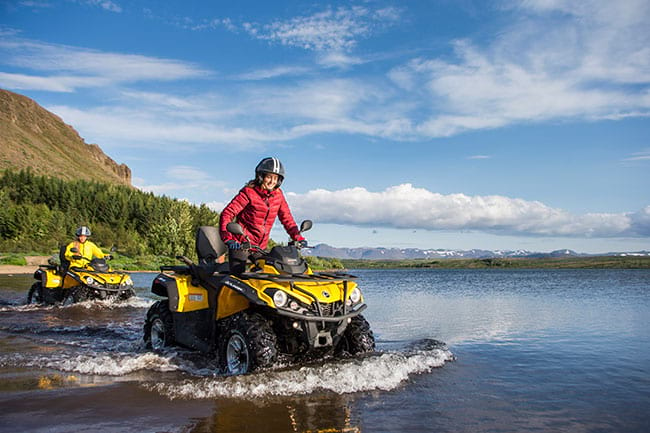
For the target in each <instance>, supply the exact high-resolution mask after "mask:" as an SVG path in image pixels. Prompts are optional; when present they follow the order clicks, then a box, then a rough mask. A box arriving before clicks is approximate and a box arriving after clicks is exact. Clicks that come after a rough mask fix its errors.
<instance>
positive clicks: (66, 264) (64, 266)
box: [59, 245, 70, 275]
mask: <svg viewBox="0 0 650 433" xmlns="http://www.w3.org/2000/svg"><path fill="white" fill-rule="evenodd" d="M67 248H68V247H67V245H61V247H59V263H61V264H60V265H59V274H60V275H65V273H66V272H68V269H69V268H70V260H68V259H66V258H65V251H66V249H67Z"/></svg>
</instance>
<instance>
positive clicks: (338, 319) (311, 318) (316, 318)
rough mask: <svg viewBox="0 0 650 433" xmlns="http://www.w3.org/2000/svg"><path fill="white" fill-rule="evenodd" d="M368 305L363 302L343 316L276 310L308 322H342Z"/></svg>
mask: <svg viewBox="0 0 650 433" xmlns="http://www.w3.org/2000/svg"><path fill="white" fill-rule="evenodd" d="M367 307H368V306H367V305H366V304H362V305H360V306H359V308H357V309H356V310H354V311H350V312H349V313H347V314H343V315H341V316H307V315H305V314H299V313H294V312H291V311H286V310H282V309H280V308H278V309H277V310H276V311H277V313H278V314H279V315H281V316H285V317H290V318H292V319H296V320H304V321H306V322H342V321H345V320H347V319H351V318H353V317H355V316H358V315H359V314H361V312H362V311H363V310H365V309H366V308H367Z"/></svg>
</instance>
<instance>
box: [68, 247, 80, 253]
mask: <svg viewBox="0 0 650 433" xmlns="http://www.w3.org/2000/svg"><path fill="white" fill-rule="evenodd" d="M70 252H71V253H78V252H79V248H77V247H72V248H70Z"/></svg>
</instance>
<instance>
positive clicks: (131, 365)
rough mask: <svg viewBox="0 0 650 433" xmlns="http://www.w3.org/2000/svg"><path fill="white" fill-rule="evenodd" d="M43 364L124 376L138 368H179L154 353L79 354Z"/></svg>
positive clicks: (163, 370)
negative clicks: (126, 354)
mask: <svg viewBox="0 0 650 433" xmlns="http://www.w3.org/2000/svg"><path fill="white" fill-rule="evenodd" d="M45 366H46V367H49V368H53V369H56V370H62V371H68V372H75V373H81V374H95V375H107V376H124V375H126V374H129V373H133V372H135V371H138V370H155V371H161V372H165V371H175V370H178V369H179V368H178V366H177V365H174V364H172V363H171V362H170V360H169V359H167V358H164V357H162V356H159V355H157V354H155V353H144V354H141V355H136V356H133V355H128V356H115V355H113V356H109V355H99V356H92V357H91V356H86V355H80V356H76V357H74V358H67V359H61V360H49V361H48V362H46V363H45Z"/></svg>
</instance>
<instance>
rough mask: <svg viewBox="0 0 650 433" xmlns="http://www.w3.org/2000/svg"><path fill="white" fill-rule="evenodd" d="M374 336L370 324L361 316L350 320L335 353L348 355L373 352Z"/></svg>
mask: <svg viewBox="0 0 650 433" xmlns="http://www.w3.org/2000/svg"><path fill="white" fill-rule="evenodd" d="M374 350H375V336H374V335H373V333H372V330H371V329H370V324H369V323H368V321H367V320H366V319H365V317H363V316H362V315H361V314H359V315H358V316H355V317H353V318H352V321H351V322H350V323H349V324H348V327H347V328H345V332H344V333H343V338H341V342H340V343H339V345H338V347H337V352H338V353H339V354H340V353H342V352H347V353H349V354H350V355H358V354H361V353H367V352H374Z"/></svg>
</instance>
